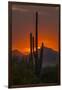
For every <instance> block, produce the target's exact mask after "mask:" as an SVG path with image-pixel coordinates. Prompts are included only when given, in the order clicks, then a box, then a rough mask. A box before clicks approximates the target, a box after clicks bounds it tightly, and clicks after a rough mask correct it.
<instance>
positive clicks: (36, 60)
mask: <svg viewBox="0 0 62 90" xmlns="http://www.w3.org/2000/svg"><path fill="white" fill-rule="evenodd" d="M35 48H36V52H35V73H36V75H37V74H38V13H37V12H36V30H35Z"/></svg>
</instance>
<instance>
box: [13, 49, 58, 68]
mask: <svg viewBox="0 0 62 90" xmlns="http://www.w3.org/2000/svg"><path fill="white" fill-rule="evenodd" d="M39 53H40V49H39V50H38V54H39ZM12 57H13V58H15V59H16V60H17V61H18V62H20V61H21V60H22V59H23V58H25V59H26V60H27V61H28V62H29V55H24V54H22V53H21V52H20V51H18V50H14V51H12ZM58 63H59V52H56V51H54V50H53V49H51V48H47V47H44V48H43V64H42V65H43V67H45V66H51V65H56V64H58Z"/></svg>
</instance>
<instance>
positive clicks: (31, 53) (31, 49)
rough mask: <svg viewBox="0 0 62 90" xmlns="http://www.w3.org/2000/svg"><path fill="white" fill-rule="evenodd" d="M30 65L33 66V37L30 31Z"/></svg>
mask: <svg viewBox="0 0 62 90" xmlns="http://www.w3.org/2000/svg"><path fill="white" fill-rule="evenodd" d="M30 67H31V68H33V39H32V33H30Z"/></svg>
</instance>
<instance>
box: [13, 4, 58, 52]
mask: <svg viewBox="0 0 62 90" xmlns="http://www.w3.org/2000/svg"><path fill="white" fill-rule="evenodd" d="M36 11H38V47H40V46H41V44H42V42H44V45H45V46H46V47H49V48H52V49H54V50H56V51H58V50H59V7H58V6H57V7H51V6H50V7H48V6H29V5H28V6H27V5H18V4H13V5H12V49H18V50H19V51H21V52H22V53H25V52H26V51H28V50H29V47H30V32H32V33H33V35H35V12H36Z"/></svg>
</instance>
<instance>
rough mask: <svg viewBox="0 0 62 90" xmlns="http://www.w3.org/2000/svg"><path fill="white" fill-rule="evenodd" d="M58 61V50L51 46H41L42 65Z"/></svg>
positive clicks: (49, 64)
mask: <svg viewBox="0 0 62 90" xmlns="http://www.w3.org/2000/svg"><path fill="white" fill-rule="evenodd" d="M58 63H59V52H57V51H54V50H53V49H51V48H47V47H44V48H43V66H51V65H56V64H58Z"/></svg>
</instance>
